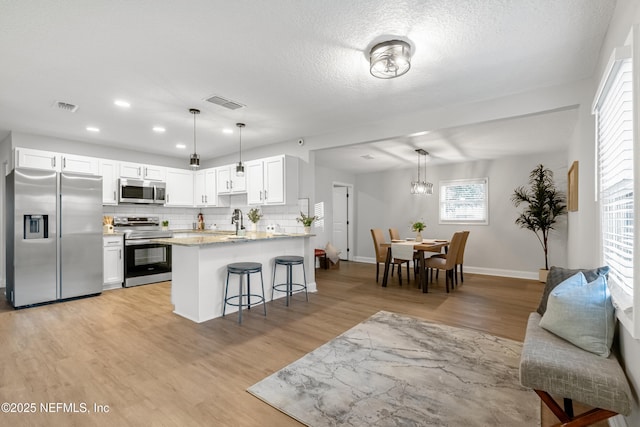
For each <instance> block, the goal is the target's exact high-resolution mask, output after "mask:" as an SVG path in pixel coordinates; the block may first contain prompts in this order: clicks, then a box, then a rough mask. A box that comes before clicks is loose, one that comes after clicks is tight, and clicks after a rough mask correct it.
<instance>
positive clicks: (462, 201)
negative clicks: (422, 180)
mask: <svg viewBox="0 0 640 427" xmlns="http://www.w3.org/2000/svg"><path fill="white" fill-rule="evenodd" d="M488 206H489V180H488V178H478V179H459V180H455V181H440V224H488V223H489V207H488Z"/></svg>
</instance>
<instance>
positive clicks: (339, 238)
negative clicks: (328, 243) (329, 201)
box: [332, 185, 352, 260]
mask: <svg viewBox="0 0 640 427" xmlns="http://www.w3.org/2000/svg"><path fill="white" fill-rule="evenodd" d="M351 210H352V203H350V197H349V186H345V185H334V187H333V227H332V228H333V241H332V244H333V246H335V247H336V248H337V249H338V250H339V251H340V259H344V260H351V250H350V244H351V234H352V233H351V230H352V224H351V222H352V221H351V217H352V212H350V211H351Z"/></svg>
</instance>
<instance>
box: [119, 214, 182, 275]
mask: <svg viewBox="0 0 640 427" xmlns="http://www.w3.org/2000/svg"><path fill="white" fill-rule="evenodd" d="M113 225H114V229H115V231H118V232H121V233H124V245H125V251H124V252H125V257H124V277H125V280H124V286H125V287H131V286H138V285H146V284H148V283H156V282H164V281H166V280H171V245H166V244H164V243H157V242H153V241H151V239H158V238H165V237H172V236H173V233H172V232H171V231H165V230H162V229H161V228H160V218H159V217H157V216H146V217H139V216H136V217H124V216H116V217H114V218H113Z"/></svg>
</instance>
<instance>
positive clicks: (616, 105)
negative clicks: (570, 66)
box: [595, 58, 634, 295]
mask: <svg viewBox="0 0 640 427" xmlns="http://www.w3.org/2000/svg"><path fill="white" fill-rule="evenodd" d="M616 65H617V66H616V67H614V68H613V69H612V71H611V73H610V74H609V75H608V78H607V81H606V83H605V85H604V90H603V91H602V93H601V94H600V97H599V99H598V101H597V103H596V106H595V107H596V108H595V113H596V124H597V131H596V140H597V157H598V178H599V180H598V188H599V194H598V197H599V200H600V223H601V224H600V225H601V227H600V229H601V238H602V257H603V261H604V263H605V264H606V265H608V266H609V267H610V271H609V276H608V280H609V282H610V283H611V284H612V285H617V286H619V287H620V288H622V289H623V290H624V291H625V292H627V293H628V294H629V295H633V262H634V258H633V242H634V200H633V199H634V196H633V192H634V180H633V90H632V88H633V74H632V60H631V59H630V58H629V59H625V60H621V61H619V63H618V64H616Z"/></svg>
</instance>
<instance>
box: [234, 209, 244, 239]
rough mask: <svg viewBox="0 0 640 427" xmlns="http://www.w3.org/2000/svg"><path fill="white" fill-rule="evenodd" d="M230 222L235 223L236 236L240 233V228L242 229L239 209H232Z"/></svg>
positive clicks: (242, 223) (242, 224)
mask: <svg viewBox="0 0 640 427" xmlns="http://www.w3.org/2000/svg"><path fill="white" fill-rule="evenodd" d="M231 224H235V225H236V236H237V235H239V234H240V230H244V220H243V218H242V211H241V210H240V209H234V210H233V215H231Z"/></svg>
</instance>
